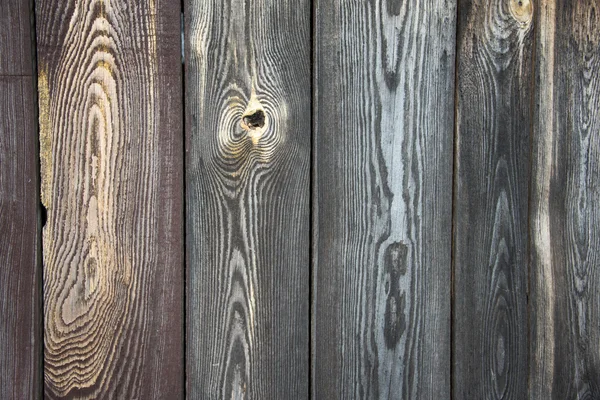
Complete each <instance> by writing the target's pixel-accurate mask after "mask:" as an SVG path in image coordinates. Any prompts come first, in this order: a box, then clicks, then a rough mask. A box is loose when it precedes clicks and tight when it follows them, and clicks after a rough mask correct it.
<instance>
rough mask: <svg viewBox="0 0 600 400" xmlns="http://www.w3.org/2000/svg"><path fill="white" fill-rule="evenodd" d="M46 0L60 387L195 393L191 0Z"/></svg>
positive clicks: (48, 289)
mask: <svg viewBox="0 0 600 400" xmlns="http://www.w3.org/2000/svg"><path fill="white" fill-rule="evenodd" d="M36 6H37V10H36V13H37V15H36V17H37V18H36V21H37V38H38V40H37V42H38V86H39V106H40V143H41V175H42V183H41V196H42V202H43V204H44V205H45V207H46V208H47V215H48V221H47V224H46V225H45V227H44V229H43V263H44V319H45V321H44V322H45V351H44V355H45V369H44V373H45V393H46V396H47V397H48V398H64V397H69V398H90V399H91V398H115V399H164V398H167V397H169V398H181V397H182V396H183V388H184V382H183V379H184V377H183V332H182V326H183V295H182V291H183V287H182V286H183V280H182V276H183V237H182V234H183V226H182V217H183V210H182V203H183V187H182V185H183V178H182V176H183V165H182V158H183V143H182V138H183V132H182V109H181V52H180V45H181V42H180V40H181V33H180V5H179V4H178V3H174V2H170V1H167V0H144V1H138V0H130V1H114V0H90V1H75V0H69V1H61V2H56V1H52V0H40V1H37V2H36Z"/></svg>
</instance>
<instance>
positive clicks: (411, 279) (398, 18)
mask: <svg viewBox="0 0 600 400" xmlns="http://www.w3.org/2000/svg"><path fill="white" fill-rule="evenodd" d="M455 15H456V3H455V2H454V1H441V0H422V1H416V2H402V1H385V2H384V1H369V2H367V1H364V2H347V1H342V0H334V1H322V0H319V1H317V3H316V10H315V17H316V28H315V29H316V31H315V57H316V60H315V63H316V76H315V80H314V85H315V93H316V94H315V104H314V107H313V110H314V112H315V130H316V136H315V156H314V160H315V166H316V175H315V182H316V194H315V198H314V204H315V213H317V214H316V215H315V225H316V228H317V229H316V232H315V237H314V239H313V240H314V244H315V255H316V262H315V273H314V277H315V278H314V279H315V283H314V297H315V304H314V332H313V338H314V342H313V349H312V350H313V360H314V365H313V370H312V374H313V375H312V377H313V379H312V381H313V388H312V393H313V395H314V397H315V398H319V399H338V398H339V399H342V398H356V399H358V398H361V399H362V398H372V399H379V398H386V399H387V398H389V399H393V398H407V399H409V398H410V399H417V398H438V399H446V398H449V397H450V287H451V285H450V277H451V259H450V253H451V211H452V209H451V204H452V136H453V103H454V62H455V60H454V54H455V53H454V47H455V20H456V19H455Z"/></svg>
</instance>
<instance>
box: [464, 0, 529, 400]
mask: <svg viewBox="0 0 600 400" xmlns="http://www.w3.org/2000/svg"><path fill="white" fill-rule="evenodd" d="M535 6H536V5H535V4H534V3H532V2H530V1H529V0H510V1H504V0H494V1H483V0H473V1H464V2H461V8H460V10H459V15H460V21H459V28H458V41H457V42H458V48H457V51H458V71H457V77H458V83H457V88H458V94H457V102H458V103H457V144H456V164H455V165H456V178H455V212H454V213H455V218H454V221H455V224H454V260H453V262H454V268H455V283H454V288H455V293H454V298H455V303H454V306H453V307H454V312H453V316H454V317H453V327H454V332H453V354H454V375H453V389H454V393H453V395H454V398H457V399H484V398H485V399H513V398H523V395H524V393H526V390H527V275H528V263H527V251H528V249H527V243H528V239H527V238H528V236H527V215H528V181H529V159H530V158H529V157H530V155H529V148H530V146H529V142H530V130H531V123H532V117H531V96H532V90H531V86H532V71H533V66H532V49H533V46H532V43H533V34H532V31H533V30H532V27H533V18H532V17H533V8H534V7H535Z"/></svg>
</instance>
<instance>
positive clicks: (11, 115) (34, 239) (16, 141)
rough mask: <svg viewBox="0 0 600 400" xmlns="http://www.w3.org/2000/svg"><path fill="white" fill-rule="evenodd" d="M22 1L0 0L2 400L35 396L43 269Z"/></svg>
mask: <svg viewBox="0 0 600 400" xmlns="http://www.w3.org/2000/svg"><path fill="white" fill-rule="evenodd" d="M29 11H30V10H29V1H28V0H3V1H2V2H1V4H0V32H2V33H1V34H0V399H35V398H39V397H40V396H41V389H42V380H41V367H42V357H41V354H42V353H41V346H42V340H41V339H42V337H41V309H40V307H41V303H40V300H41V296H40V290H41V274H40V265H39V261H38V259H39V245H40V243H39V230H40V223H39V214H38V211H39V207H38V206H39V200H38V174H37V145H36V143H37V133H36V124H35V121H36V115H35V97H34V96H35V95H34V78H33V73H34V70H33V65H32V57H31V54H32V52H33V45H32V40H31V39H32V38H31V33H30V32H31V24H30V14H29Z"/></svg>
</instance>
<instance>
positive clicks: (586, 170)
mask: <svg viewBox="0 0 600 400" xmlns="http://www.w3.org/2000/svg"><path fill="white" fill-rule="evenodd" d="M536 13H537V14H536V15H537V17H538V21H539V22H538V29H537V35H536V38H537V44H536V46H537V47H536V88H538V89H537V91H536V101H535V105H536V107H535V125H534V136H533V143H534V147H533V163H532V166H533V167H532V190H531V194H532V196H531V224H530V234H531V249H532V255H531V296H530V297H531V299H532V303H531V313H530V315H531V320H530V339H531V340H530V349H531V350H530V351H531V363H530V368H529V397H530V398H532V399H537V398H539V399H542V398H543V399H571V398H578V399H595V398H600V325H599V323H598V321H600V296H599V295H598V293H599V291H600V269H599V266H600V231H599V228H598V227H599V226H600V212H599V211H598V204H600V163H599V160H600V29H599V26H600V4H599V3H598V2H597V1H594V0H586V1H576V2H569V1H564V0H552V1H546V2H543V4H542V5H540V7H539V9H538V10H537V11H536Z"/></svg>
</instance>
